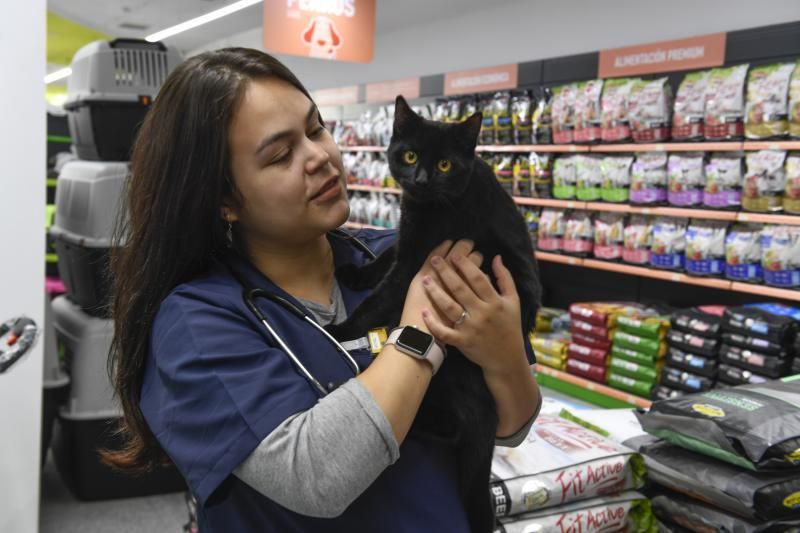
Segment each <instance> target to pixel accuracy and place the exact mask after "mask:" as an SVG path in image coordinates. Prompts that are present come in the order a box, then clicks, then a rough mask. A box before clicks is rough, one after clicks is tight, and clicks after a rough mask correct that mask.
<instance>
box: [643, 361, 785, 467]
mask: <svg viewBox="0 0 800 533" xmlns="http://www.w3.org/2000/svg"><path fill="white" fill-rule="evenodd" d="M798 407H800V376H792V377H787V378H783V379H781V380H779V381H769V382H767V383H763V384H759V385H744V386H738V387H732V388H728V389H722V390H713V391H708V392H704V393H702V394H695V395H690V396H684V397H682V398H679V399H676V400H668V401H662V402H655V403H654V404H653V405H652V406H651V408H650V411H649V412H648V413H646V414H641V413H637V417H638V418H639V422H640V423H641V424H642V428H643V429H644V430H645V431H647V432H648V433H650V434H651V435H655V436H657V437H660V438H662V439H664V440H666V441H669V442H672V443H673V444H677V445H678V446H682V447H684V448H688V449H690V450H693V451H695V452H698V453H700V454H703V455H708V456H711V457H715V458H717V459H719V460H722V461H725V462H728V463H731V464H735V465H737V466H740V467H742V468H745V469H747V470H759V471H760V470H782V471H788V469H792V470H794V471H795V473H797V472H798V471H800V408H798Z"/></svg>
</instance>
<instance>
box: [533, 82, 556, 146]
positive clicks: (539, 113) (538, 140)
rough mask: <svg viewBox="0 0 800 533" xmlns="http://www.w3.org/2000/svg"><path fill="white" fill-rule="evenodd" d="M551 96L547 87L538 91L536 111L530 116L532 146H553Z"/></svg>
mask: <svg viewBox="0 0 800 533" xmlns="http://www.w3.org/2000/svg"><path fill="white" fill-rule="evenodd" d="M552 100H553V96H552V94H551V92H550V89H549V88H548V87H544V88H542V89H540V90H539V95H538V97H537V98H536V109H534V111H533V114H532V116H531V122H532V127H533V136H532V139H531V140H532V141H533V143H534V144H553V115H552V111H553V106H552Z"/></svg>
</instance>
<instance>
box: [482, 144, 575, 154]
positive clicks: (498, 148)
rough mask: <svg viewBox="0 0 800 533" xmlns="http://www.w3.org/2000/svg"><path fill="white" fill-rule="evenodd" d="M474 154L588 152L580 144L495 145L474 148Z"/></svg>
mask: <svg viewBox="0 0 800 533" xmlns="http://www.w3.org/2000/svg"><path fill="white" fill-rule="evenodd" d="M475 151H476V152H540V153H545V152H557V153H575V152H588V151H589V147H588V146H583V145H580V144H497V145H480V146H477V147H476V148H475Z"/></svg>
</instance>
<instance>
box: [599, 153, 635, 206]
mask: <svg viewBox="0 0 800 533" xmlns="http://www.w3.org/2000/svg"><path fill="white" fill-rule="evenodd" d="M631 165H633V156H630V155H624V156H611V155H609V156H606V157H604V158H603V159H602V160H601V161H600V172H601V174H602V178H603V183H602V185H601V187H600V198H601V199H602V200H603V201H604V202H613V203H625V202H627V201H628V197H629V191H630V186H631Z"/></svg>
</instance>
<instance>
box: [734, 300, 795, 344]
mask: <svg viewBox="0 0 800 533" xmlns="http://www.w3.org/2000/svg"><path fill="white" fill-rule="evenodd" d="M722 327H723V329H724V330H725V331H730V332H733V333H741V334H744V335H758V336H759V337H763V338H765V339H768V340H770V341H773V342H775V343H776V344H778V345H781V346H787V347H788V346H791V345H792V344H793V343H794V341H795V338H796V336H797V332H798V330H799V329H800V309H798V308H796V307H789V306H788V305H783V304H778V303H763V304H750V305H745V306H740V307H728V308H727V309H725V314H724V315H723V322H722Z"/></svg>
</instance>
